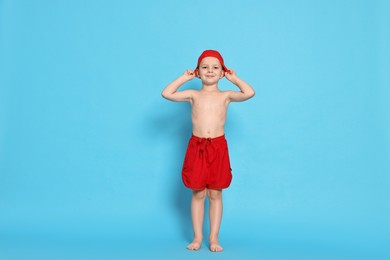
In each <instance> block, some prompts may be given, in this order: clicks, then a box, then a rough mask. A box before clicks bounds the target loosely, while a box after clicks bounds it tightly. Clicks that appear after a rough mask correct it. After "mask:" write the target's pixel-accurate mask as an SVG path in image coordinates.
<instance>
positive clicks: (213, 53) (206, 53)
mask: <svg viewBox="0 0 390 260" xmlns="http://www.w3.org/2000/svg"><path fill="white" fill-rule="evenodd" d="M206 57H214V58H217V59H218V60H219V62H220V63H221V65H222V69H223V70H224V71H225V72H227V71H229V70H228V69H227V68H226V66H225V63H224V62H223V58H222V56H221V54H220V53H219V52H218V51H215V50H206V51H204V52H203V53H202V54H201V55H200V56H199V59H198V65H197V66H196V69H198V68H199V64H200V62H201V61H202V60H203V59H204V58H206Z"/></svg>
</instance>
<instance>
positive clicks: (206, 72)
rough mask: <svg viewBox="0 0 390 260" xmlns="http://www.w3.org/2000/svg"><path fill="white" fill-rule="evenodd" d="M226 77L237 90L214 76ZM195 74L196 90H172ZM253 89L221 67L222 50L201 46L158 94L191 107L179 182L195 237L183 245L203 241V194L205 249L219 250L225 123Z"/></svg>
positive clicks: (226, 179)
mask: <svg viewBox="0 0 390 260" xmlns="http://www.w3.org/2000/svg"><path fill="white" fill-rule="evenodd" d="M224 76H226V78H227V79H228V80H229V81H231V82H232V83H233V84H235V85H236V86H237V87H238V88H239V89H240V91H220V90H219V89H218V81H219V80H220V79H221V78H223V77H224ZM194 77H198V78H200V79H201V80H202V89H201V90H199V91H198V90H184V91H177V90H178V88H179V87H180V86H181V85H183V84H184V83H185V82H187V81H189V80H192V79H193V78H194ZM254 94H255V91H254V90H253V88H252V87H251V86H249V84H248V83H246V82H244V81H243V80H241V79H240V78H239V77H238V76H237V75H236V73H235V71H234V70H232V69H227V68H226V67H225V64H224V61H223V58H222V56H221V55H220V53H219V52H217V51H215V50H206V51H204V52H203V53H202V54H201V55H200V57H199V59H198V64H197V67H196V69H195V70H186V71H185V72H184V74H183V75H181V76H180V77H179V78H177V79H176V80H174V81H173V82H172V83H170V84H169V85H168V86H167V87H166V88H165V89H164V90H163V92H162V96H163V97H164V98H166V99H169V100H172V101H181V102H183V101H188V102H190V104H191V108H192V137H191V139H190V141H189V144H188V148H187V152H186V156H185V159H184V163H183V170H182V179H183V182H184V185H185V186H186V187H188V188H190V189H192V200H191V216H192V225H193V229H194V239H193V241H192V243H190V244H189V245H188V246H187V248H188V249H190V250H198V249H199V248H200V246H201V244H202V239H203V234H202V225H203V218H204V201H205V198H206V195H208V197H209V201H210V236H209V242H210V250H211V251H213V252H220V251H222V250H223V249H222V247H221V245H220V244H219V241H218V233H219V227H220V224H221V219H222V189H225V188H227V187H229V185H230V182H231V180H232V173H231V168H230V161H229V153H228V147H227V142H226V139H225V132H224V126H225V121H226V111H227V108H228V105H229V103H230V102H240V101H244V100H247V99H249V98H251V97H253V96H254Z"/></svg>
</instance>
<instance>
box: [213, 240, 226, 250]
mask: <svg viewBox="0 0 390 260" xmlns="http://www.w3.org/2000/svg"><path fill="white" fill-rule="evenodd" d="M210 251H211V252H222V251H223V248H222V246H221V245H220V244H219V242H218V240H214V241H210Z"/></svg>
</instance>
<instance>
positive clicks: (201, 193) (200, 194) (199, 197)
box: [192, 189, 206, 200]
mask: <svg viewBox="0 0 390 260" xmlns="http://www.w3.org/2000/svg"><path fill="white" fill-rule="evenodd" d="M192 196H193V197H194V198H195V199H197V200H203V199H205V198H206V189H204V190H197V191H193V193H192Z"/></svg>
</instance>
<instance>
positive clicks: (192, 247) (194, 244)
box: [187, 239, 202, 250]
mask: <svg viewBox="0 0 390 260" xmlns="http://www.w3.org/2000/svg"><path fill="white" fill-rule="evenodd" d="M201 244H202V240H199V239H194V241H192V243H191V244H189V245H188V246H187V249H189V250H199V249H200V245H201Z"/></svg>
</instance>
